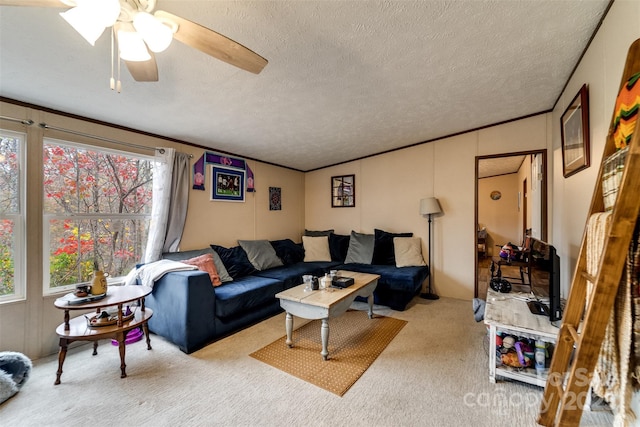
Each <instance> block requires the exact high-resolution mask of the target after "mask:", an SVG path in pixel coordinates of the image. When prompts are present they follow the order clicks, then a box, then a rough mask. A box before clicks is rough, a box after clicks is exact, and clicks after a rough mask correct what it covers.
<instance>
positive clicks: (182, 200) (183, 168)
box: [162, 153, 190, 252]
mask: <svg viewBox="0 0 640 427" xmlns="http://www.w3.org/2000/svg"><path fill="white" fill-rule="evenodd" d="M189 178H190V176H189V155H188V154H185V153H176V156H175V158H174V160H173V174H172V176H171V198H170V202H169V214H168V215H169V216H168V219H167V233H166V236H165V238H164V245H163V246H162V252H177V251H178V247H179V246H180V240H181V239H182V232H183V231H184V223H185V220H186V219H187V205H188V204H189Z"/></svg>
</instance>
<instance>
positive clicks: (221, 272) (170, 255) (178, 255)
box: [162, 247, 233, 283]
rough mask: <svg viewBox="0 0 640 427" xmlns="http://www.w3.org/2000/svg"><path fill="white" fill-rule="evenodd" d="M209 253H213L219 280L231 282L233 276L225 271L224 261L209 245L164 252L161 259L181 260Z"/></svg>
mask: <svg viewBox="0 0 640 427" xmlns="http://www.w3.org/2000/svg"><path fill="white" fill-rule="evenodd" d="M204 254H211V255H213V263H214V264H215V266H216V270H217V271H218V276H220V280H221V281H222V283H226V282H231V281H232V280H233V278H232V277H231V276H230V275H229V273H228V272H227V269H226V268H225V266H224V263H223V262H222V260H221V259H220V256H219V255H218V254H217V253H216V251H214V250H213V249H212V248H211V247H208V248H204V249H194V250H191V251H183V252H165V253H163V254H162V258H163V259H170V260H173V261H182V260H184V259H189V258H195V257H199V256H200V255H204Z"/></svg>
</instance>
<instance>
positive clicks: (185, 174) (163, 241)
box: [142, 148, 189, 263]
mask: <svg viewBox="0 0 640 427" xmlns="http://www.w3.org/2000/svg"><path fill="white" fill-rule="evenodd" d="M185 186H186V188H185ZM188 186H189V156H188V155H187V154H183V153H176V150H175V149H173V148H164V149H162V150H159V151H158V152H157V153H156V160H155V162H154V165H153V206H152V208H151V224H150V226H149V237H148V239H147V248H146V250H145V254H144V258H143V259H142V262H144V263H149V262H154V261H158V260H159V259H160V258H162V253H163V252H168V251H170V250H171V251H175V250H176V249H177V247H178V244H179V243H180V238H181V237H182V231H183V229H184V221H185V217H186V212H187V200H188V197H189V187H188ZM172 248H176V249H172Z"/></svg>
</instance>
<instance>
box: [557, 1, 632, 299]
mask: <svg viewBox="0 0 640 427" xmlns="http://www.w3.org/2000/svg"><path fill="white" fill-rule="evenodd" d="M639 37H640V2H638V1H630V0H616V2H615V3H614V4H613V6H612V7H611V10H610V11H609V13H608V15H607V17H606V19H605V20H604V22H603V24H602V26H601V27H600V29H599V31H598V33H597V34H596V36H595V38H594V39H593V41H592V43H591V46H590V47H589V49H588V51H587V52H586V54H585V56H584V57H583V59H582V61H581V62H580V64H579V66H578V67H577V69H576V72H575V74H574V76H573V77H572V78H571V79H570V80H569V83H568V84H567V87H566V89H565V91H564V92H563V93H562V96H561V97H560V100H559V101H558V104H557V106H556V108H555V109H554V110H553V114H552V140H553V152H552V157H553V159H554V165H555V166H554V168H553V171H552V175H551V179H552V187H553V206H554V209H553V216H552V223H553V233H552V234H551V238H550V241H551V243H552V244H553V245H554V246H555V247H556V248H557V249H558V254H559V255H560V258H561V274H562V288H563V296H565V297H566V296H568V289H569V286H570V283H571V278H572V277H573V273H574V269H575V265H576V262H577V258H578V253H579V251H580V244H581V242H582V236H583V233H584V228H585V224H586V220H587V214H588V211H589V207H590V205H591V197H592V194H593V190H594V187H595V184H596V179H597V176H598V170H599V167H600V163H601V160H602V153H603V151H604V145H605V138H606V135H607V132H608V130H609V125H610V123H611V118H612V115H613V107H614V104H615V99H616V97H617V94H618V88H619V86H620V79H621V77H622V70H623V68H624V63H625V60H626V57H627V50H628V48H629V46H630V45H631V43H632V42H633V41H635V40H636V39H637V38H639ZM585 83H586V84H587V85H588V87H589V121H590V132H589V139H590V142H591V166H590V167H589V168H588V169H585V170H583V171H581V172H578V173H576V174H575V175H573V176H570V177H569V178H564V176H563V173H562V153H561V150H560V146H561V135H560V118H561V116H562V114H563V113H564V111H565V110H566V108H567V106H568V105H569V103H571V101H572V99H573V98H574V97H575V96H576V94H577V93H578V91H579V90H580V87H581V86H582V85H583V84H585Z"/></svg>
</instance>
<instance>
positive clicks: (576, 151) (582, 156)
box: [560, 84, 591, 178]
mask: <svg viewBox="0 0 640 427" xmlns="http://www.w3.org/2000/svg"><path fill="white" fill-rule="evenodd" d="M560 130H561V132H562V173H563V174H564V177H565V178H568V177H570V176H571V175H573V174H575V173H578V172H580V171H581V170H583V169H586V168H588V167H589V165H590V163H591V161H590V159H591V155H590V154H589V94H588V91H587V85H586V84H584V85H582V87H581V88H580V92H578V94H577V95H576V96H575V98H573V101H571V104H569V106H568V107H567V109H566V110H565V112H564V114H563V115H562V118H561V119H560Z"/></svg>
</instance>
